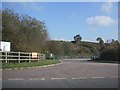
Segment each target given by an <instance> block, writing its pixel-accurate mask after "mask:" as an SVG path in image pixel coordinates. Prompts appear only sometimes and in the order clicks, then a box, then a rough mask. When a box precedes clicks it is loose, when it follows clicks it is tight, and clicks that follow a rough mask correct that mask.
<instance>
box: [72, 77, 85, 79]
mask: <svg viewBox="0 0 120 90" xmlns="http://www.w3.org/2000/svg"><path fill="white" fill-rule="evenodd" d="M72 79H87V77H75V78H72Z"/></svg>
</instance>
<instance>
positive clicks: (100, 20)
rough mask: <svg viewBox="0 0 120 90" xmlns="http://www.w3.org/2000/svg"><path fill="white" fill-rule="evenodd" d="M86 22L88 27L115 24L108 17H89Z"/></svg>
mask: <svg viewBox="0 0 120 90" xmlns="http://www.w3.org/2000/svg"><path fill="white" fill-rule="evenodd" d="M86 22H87V23H88V24H89V25H95V26H96V25H97V26H111V25H112V24H114V23H115V20H113V19H112V18H111V17H109V16H95V17H89V18H87V19H86Z"/></svg>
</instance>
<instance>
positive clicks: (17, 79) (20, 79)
mask: <svg viewBox="0 0 120 90" xmlns="http://www.w3.org/2000/svg"><path fill="white" fill-rule="evenodd" d="M8 80H24V79H23V78H8Z"/></svg>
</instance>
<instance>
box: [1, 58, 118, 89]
mask: <svg viewBox="0 0 120 90" xmlns="http://www.w3.org/2000/svg"><path fill="white" fill-rule="evenodd" d="M61 61H62V63H61V64H60V65H55V66H49V67H44V68H32V69H21V70H3V73H2V74H3V77H2V79H3V83H2V86H3V88H118V64H110V63H96V62H89V61H86V59H85V60H79V59H74V60H73V59H70V60H68V59H66V60H61Z"/></svg>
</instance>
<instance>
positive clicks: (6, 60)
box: [5, 51, 7, 63]
mask: <svg viewBox="0 0 120 90" xmlns="http://www.w3.org/2000/svg"><path fill="white" fill-rule="evenodd" d="M5 62H6V63H7V51H6V52H5Z"/></svg>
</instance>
